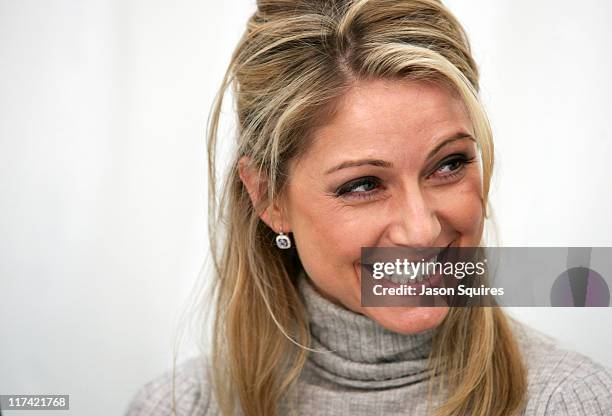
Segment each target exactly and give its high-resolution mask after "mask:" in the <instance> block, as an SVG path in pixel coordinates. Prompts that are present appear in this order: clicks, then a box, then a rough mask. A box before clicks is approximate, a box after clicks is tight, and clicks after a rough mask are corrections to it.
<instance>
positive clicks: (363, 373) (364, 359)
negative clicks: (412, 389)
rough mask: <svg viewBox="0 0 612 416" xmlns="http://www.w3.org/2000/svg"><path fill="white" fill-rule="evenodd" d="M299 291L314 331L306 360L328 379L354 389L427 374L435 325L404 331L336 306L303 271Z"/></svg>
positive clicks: (414, 379)
mask: <svg viewBox="0 0 612 416" xmlns="http://www.w3.org/2000/svg"><path fill="white" fill-rule="evenodd" d="M298 286H299V290H300V293H301V294H302V298H303V300H304V302H305V306H306V310H307V313H308V316H309V320H310V332H311V335H312V345H311V347H312V348H313V349H315V350H318V351H322V352H311V353H310V354H309V364H310V365H312V366H313V369H314V370H315V371H316V372H317V373H318V374H319V375H321V376H322V377H324V378H326V379H327V380H329V381H332V382H335V383H338V384H342V385H345V386H350V387H355V388H367V389H372V388H390V387H398V386H403V385H407V384H412V383H416V382H419V381H421V380H423V379H425V378H427V377H429V371H428V370H427V357H428V355H429V352H430V351H431V340H432V336H433V333H434V329H430V330H427V331H424V332H420V333H417V334H410V335H403V334H399V333H396V332H392V331H390V330H388V329H386V328H384V327H383V326H381V325H380V324H378V323H377V322H375V321H374V320H372V319H370V318H368V317H366V316H364V315H360V314H358V313H355V312H353V311H350V310H348V309H346V308H343V307H341V306H339V305H336V304H334V303H332V302H330V301H329V300H327V299H326V298H324V297H323V296H322V295H320V294H319V292H317V290H316V289H315V288H314V287H313V284H312V282H311V281H310V279H309V278H308V277H307V276H306V274H305V272H302V273H301V275H300V277H299V284H298Z"/></svg>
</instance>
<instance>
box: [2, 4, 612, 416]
mask: <svg viewBox="0 0 612 416" xmlns="http://www.w3.org/2000/svg"><path fill="white" fill-rule="evenodd" d="M448 5H449V6H450V8H451V10H453V11H454V12H455V13H456V14H457V15H458V17H459V19H460V20H461V21H462V22H463V23H464V25H465V27H466V29H467V31H468V33H469V35H470V38H471V40H472V44H473V47H474V53H475V56H476V60H477V62H478V63H479V65H480V68H481V71H482V96H483V99H484V102H485V104H486V106H487V109H488V111H489V114H490V117H491V120H492V124H493V128H494V132H495V138H496V156H497V166H496V169H497V170H496V175H495V177H494V182H493V193H492V202H493V204H494V207H495V210H496V214H497V221H498V229H499V231H500V241H499V244H500V245H507V246H572V245H573V246H612V233H611V230H612V216H611V214H610V207H611V206H612V197H611V196H610V194H611V192H610V191H611V190H612V186H611V185H612V173H611V171H610V167H609V163H608V162H609V159H610V157H612V145H611V144H610V143H611V142H612V134H611V127H610V123H609V118H607V117H606V116H608V117H609V116H610V115H611V114H610V112H611V110H610V109H611V107H610V104H609V99H610V97H612V82H611V81H610V80H609V78H608V77H609V74H612V60H611V58H610V51H611V50H612V47H611V43H612V26H610V25H609V24H607V22H608V21H609V20H610V18H611V17H612V3H610V2H607V1H605V0H600V1H596V0H583V1H581V2H579V3H576V2H575V1H570V0H563V1H559V0H540V1H537V2H534V1H527V0H520V1H516V0H514V1H510V0H506V1H501V0H497V1H492V0H477V1H470V2H465V1H459V0H453V1H449V2H448ZM253 10H254V3H253V1H247V0H241V1H238V0H234V1H223V2H212V1H204V0H199V1H195V0H183V1H172V2H171V1H165V2H164V1H160V0H129V1H127V0H124V1H119V0H117V1H102V0H89V1H77V0H54V1H43V0H38V1H36V0H0V198H1V199H0V329H1V335H0V392H2V393H4V394H8V393H13V394H25V393H47V394H48V393H57V394H61V393H67V394H70V395H71V412H70V414H75V415H76V414H78V415H83V414H87V415H110V414H121V413H122V412H123V411H124V410H125V408H126V406H127V404H128V401H129V400H130V398H131V397H132V395H133V394H134V392H135V391H136V390H137V389H138V388H139V387H140V386H141V385H142V384H143V383H144V382H146V381H148V380H149V379H151V378H152V377H154V376H155V375H157V374H159V373H160V372H161V371H163V370H165V369H167V368H169V367H170V365H171V359H172V356H171V352H172V345H173V342H174V339H175V334H176V332H175V329H176V328H177V327H178V319H179V316H180V313H181V311H182V310H183V308H184V305H185V303H186V302H187V300H188V297H189V294H190V293H192V288H193V285H194V284H195V282H196V277H197V275H198V272H199V270H200V266H201V265H202V262H203V261H204V259H205V258H206V257H207V242H206V241H207V235H206V207H205V203H206V202H205V201H206V180H205V145H204V128H205V122H206V115H207V113H208V110H209V107H210V104H211V102H212V98H213V95H214V93H215V90H216V88H217V87H218V85H219V82H220V80H221V77H222V74H223V71H224V69H225V66H226V64H227V62H228V61H229V56H230V54H231V51H232V49H233V47H234V46H235V44H236V42H237V40H238V38H239V36H240V34H241V32H242V30H243V27H244V23H245V21H246V19H247V17H248V16H249V14H250V13H251V12H252V11H253ZM228 139H229V137H228ZM511 312H512V313H513V314H515V315H516V316H519V317H520V318H522V319H523V320H525V321H527V322H529V323H531V324H532V325H534V326H536V327H538V328H540V329H542V330H543V331H545V332H547V333H549V334H551V335H553V336H556V337H557V338H559V340H560V342H562V343H563V344H564V345H567V346H569V347H572V348H575V349H577V350H579V351H581V352H583V353H584V354H587V355H589V356H591V357H593V358H595V359H596V360H598V361H600V362H603V363H605V364H606V365H608V366H612V353H610V348H609V347H610V345H612V342H611V341H612V331H610V328H612V309H591V310H584V309H583V310H578V309H546V308H539V309H514V310H512V311H511ZM186 344H187V348H189V345H190V341H188V342H186ZM20 414H21V415H26V414H27V412H21V413H20ZM34 414H38V413H34ZM50 414H51V413H50ZM58 414H59V413H58ZM61 414H66V412H63V413H61Z"/></svg>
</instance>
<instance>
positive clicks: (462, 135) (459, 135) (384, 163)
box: [325, 132, 476, 175]
mask: <svg viewBox="0 0 612 416" xmlns="http://www.w3.org/2000/svg"><path fill="white" fill-rule="evenodd" d="M463 139H470V140H472V141H474V142H476V139H474V138H473V137H472V136H471V135H470V134H468V133H463V132H461V133H457V134H455V135H453V136H451V137H449V138H447V139H446V140H444V141H442V142H441V143H440V144H438V145H437V146H436V147H434V148H433V150H432V151H431V152H429V154H428V155H427V160H429V159H431V158H432V157H433V156H435V154H436V153H438V152H439V151H440V150H441V149H442V148H443V147H444V146H446V145H447V144H449V143H452V142H454V141H457V140H463ZM362 165H372V166H379V167H383V168H391V167H393V164H392V163H391V162H387V161H386V160H382V159H358V160H347V161H345V162H342V163H340V164H338V165H336V166H334V167H333V168H330V169H328V170H327V171H325V174H326V175H328V174H330V173H332V172H335V171H337V170H340V169H346V168H352V167H355V166H362Z"/></svg>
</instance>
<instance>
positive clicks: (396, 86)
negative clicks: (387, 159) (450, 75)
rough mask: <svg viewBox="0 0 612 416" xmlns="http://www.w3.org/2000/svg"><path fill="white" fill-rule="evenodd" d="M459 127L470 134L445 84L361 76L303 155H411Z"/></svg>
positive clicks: (465, 116) (460, 106) (465, 118)
mask: <svg viewBox="0 0 612 416" xmlns="http://www.w3.org/2000/svg"><path fill="white" fill-rule="evenodd" d="M459 131H463V132H466V133H469V134H472V126H471V123H470V120H469V117H468V114H467V112H466V109H465V107H464V105H463V103H462V101H461V100H460V99H459V98H458V97H457V96H456V94H453V93H452V92H451V91H450V90H449V89H448V88H447V87H445V86H442V85H440V84H438V83H433V82H423V81H404V80H374V81H361V82H358V83H357V84H356V85H354V86H353V87H351V88H350V89H349V90H348V91H347V93H346V94H345V95H344V96H343V97H341V99H340V101H339V102H338V103H337V106H336V109H335V112H334V115H333V116H332V117H331V118H330V119H328V120H327V121H326V122H325V123H324V124H322V125H320V126H317V127H316V128H315V129H314V131H313V132H312V137H311V145H310V149H309V150H308V152H307V153H306V157H307V158H308V156H310V157H311V158H315V159H319V161H321V159H322V158H325V159H329V158H334V159H337V157H338V156H348V157H351V156H354V157H363V156H368V154H372V153H376V154H377V155H381V154H383V156H384V154H385V153H386V154H387V156H389V155H392V154H393V155H398V154H399V153H401V152H402V151H408V152H409V153H410V154H413V155H415V154H418V153H419V152H426V151H428V150H429V149H430V148H431V147H432V146H434V145H435V144H436V143H437V141H439V140H440V139H443V138H445V136H452V135H453V134H455V133H457V132H459ZM364 153H366V154H364Z"/></svg>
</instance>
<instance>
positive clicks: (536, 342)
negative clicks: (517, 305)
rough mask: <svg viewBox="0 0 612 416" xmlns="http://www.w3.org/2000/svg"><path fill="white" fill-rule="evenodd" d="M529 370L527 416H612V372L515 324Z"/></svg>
mask: <svg viewBox="0 0 612 416" xmlns="http://www.w3.org/2000/svg"><path fill="white" fill-rule="evenodd" d="M512 324H513V328H514V332H515V335H516V338H517V341H518V344H519V347H520V349H521V351H522V353H523V359H524V361H525V364H526V367H527V374H528V375H527V378H528V402H527V411H526V414H527V415H568V416H569V415H572V416H573V415H575V416H583V415H584V416H586V415H607V414H612V371H611V370H610V369H609V368H607V367H605V366H603V365H601V364H599V363H597V362H595V361H593V360H592V359H591V358H589V357H587V356H585V355H583V354H580V353H578V352H575V351H571V350H568V349H566V348H562V347H561V346H559V345H558V343H557V342H556V341H555V339H554V338H551V337H549V336H547V335H545V334H543V333H542V332H540V331H538V330H536V329H534V328H531V327H529V326H528V325H526V324H523V323H519V322H517V321H513V322H512Z"/></svg>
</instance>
